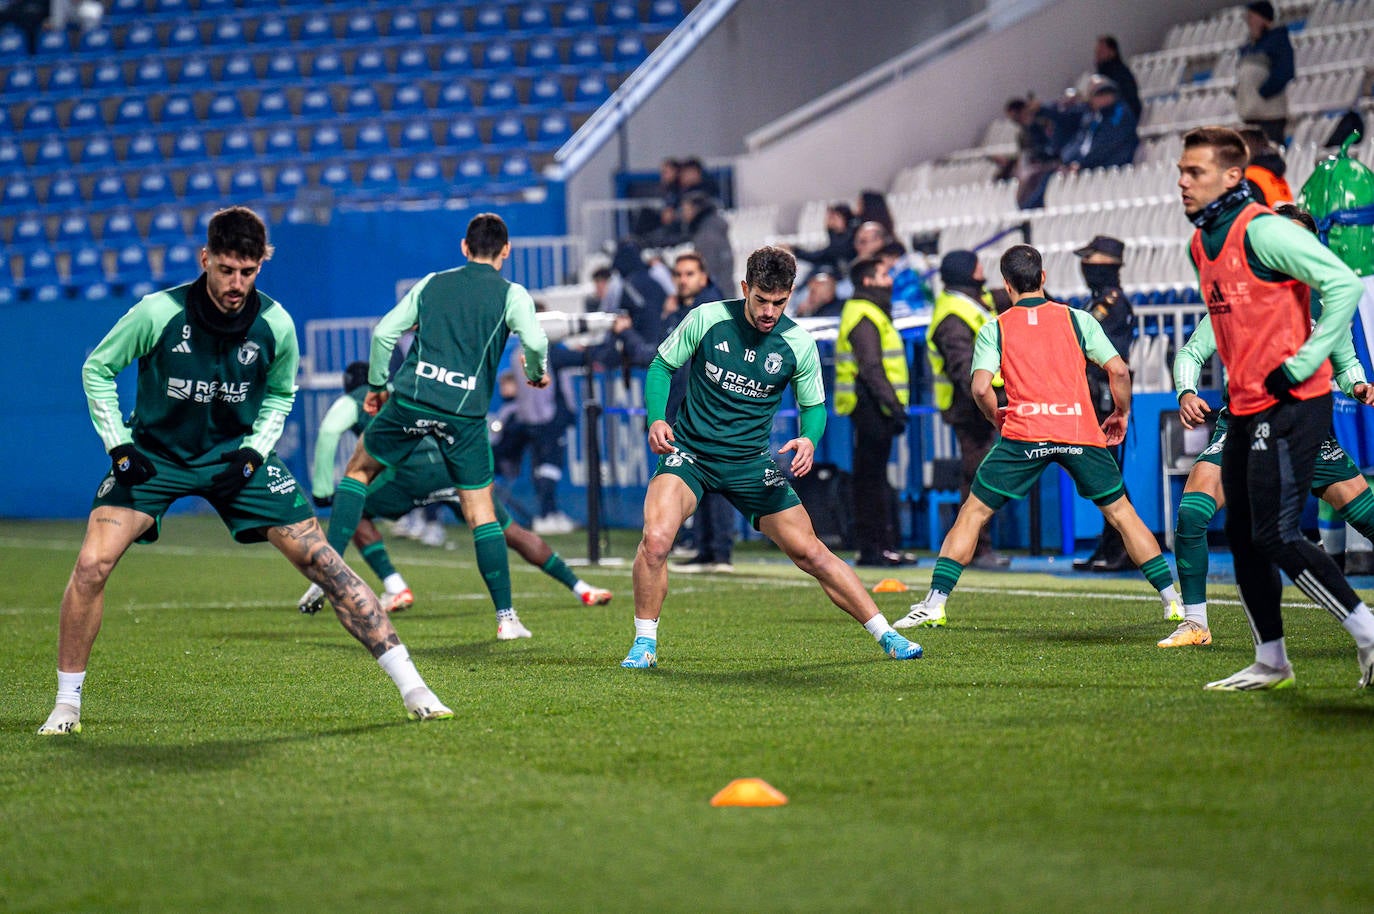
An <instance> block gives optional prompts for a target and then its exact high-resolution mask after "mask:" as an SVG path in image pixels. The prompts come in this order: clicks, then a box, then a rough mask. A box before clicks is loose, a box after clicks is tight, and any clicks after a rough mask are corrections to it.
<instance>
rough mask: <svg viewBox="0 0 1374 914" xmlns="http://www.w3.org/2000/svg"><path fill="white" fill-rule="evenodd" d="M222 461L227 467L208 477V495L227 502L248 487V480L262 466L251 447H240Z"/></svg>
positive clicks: (260, 456)
mask: <svg viewBox="0 0 1374 914" xmlns="http://www.w3.org/2000/svg"><path fill="white" fill-rule="evenodd" d="M224 461H225V462H226V463H228V464H229V466H227V467H225V468H224V469H223V470H221V471H220V472H218V473H216V474H215V475H214V476H212V477H210V485H209V487H208V494H209V495H212V496H214V497H215V498H218V499H220V500H221V501H229V500H230V499H232V498H233V497H234V496H235V495H238V494H239V492H240V491H242V489H243V487H244V486H246V485H248V480H250V479H252V478H253V474H254V473H256V472H257V471H258V467H260V466H262V455H261V454H259V453H258V452H257V451H255V450H253V449H252V448H251V447H241V448H239V449H238V450H237V451H230V452H229V453H228V454H226V455H224Z"/></svg>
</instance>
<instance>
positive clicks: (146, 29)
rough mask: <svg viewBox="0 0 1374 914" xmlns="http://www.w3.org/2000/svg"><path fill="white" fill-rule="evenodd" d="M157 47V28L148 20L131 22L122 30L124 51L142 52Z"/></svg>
mask: <svg viewBox="0 0 1374 914" xmlns="http://www.w3.org/2000/svg"><path fill="white" fill-rule="evenodd" d="M156 49H157V29H155V28H153V26H152V24H151V23H149V22H131V23H129V27H128V28H127V29H125V30H124V52H125V53H126V54H127V53H142V52H147V51H154V50H156Z"/></svg>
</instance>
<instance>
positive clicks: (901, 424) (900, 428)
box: [887, 413, 906, 438]
mask: <svg viewBox="0 0 1374 914" xmlns="http://www.w3.org/2000/svg"><path fill="white" fill-rule="evenodd" d="M887 421H888V425H889V426H891V428H892V437H893V438H897V437H900V436H902V435H905V434H906V413H896V414H894V415H891V416H888V417H887Z"/></svg>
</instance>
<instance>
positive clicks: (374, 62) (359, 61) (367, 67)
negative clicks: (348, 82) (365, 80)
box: [352, 48, 386, 79]
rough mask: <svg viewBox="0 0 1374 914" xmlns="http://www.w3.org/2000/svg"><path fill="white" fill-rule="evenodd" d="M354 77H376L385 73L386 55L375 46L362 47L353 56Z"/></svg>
mask: <svg viewBox="0 0 1374 914" xmlns="http://www.w3.org/2000/svg"><path fill="white" fill-rule="evenodd" d="M352 75H353V76H354V77H369V78H373V79H375V78H377V77H379V76H385V75H386V55H385V54H383V53H382V52H381V51H379V50H377V49H376V48H364V49H363V50H361V51H359V52H358V56H357V57H354V58H353V74H352Z"/></svg>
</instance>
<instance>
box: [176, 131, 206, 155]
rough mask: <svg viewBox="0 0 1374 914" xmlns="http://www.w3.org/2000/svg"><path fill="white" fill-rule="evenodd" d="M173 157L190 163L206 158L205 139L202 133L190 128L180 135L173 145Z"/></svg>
mask: <svg viewBox="0 0 1374 914" xmlns="http://www.w3.org/2000/svg"><path fill="white" fill-rule="evenodd" d="M172 157H173V158H175V159H180V160H182V161H188V162H189V161H196V160H199V159H203V158H205V139H204V138H203V137H202V136H201V135H200V131H199V130H196V129H195V128H188V129H186V130H183V131H181V132H180V133H178V134H177V138H176V141H175V142H173V143H172Z"/></svg>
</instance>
